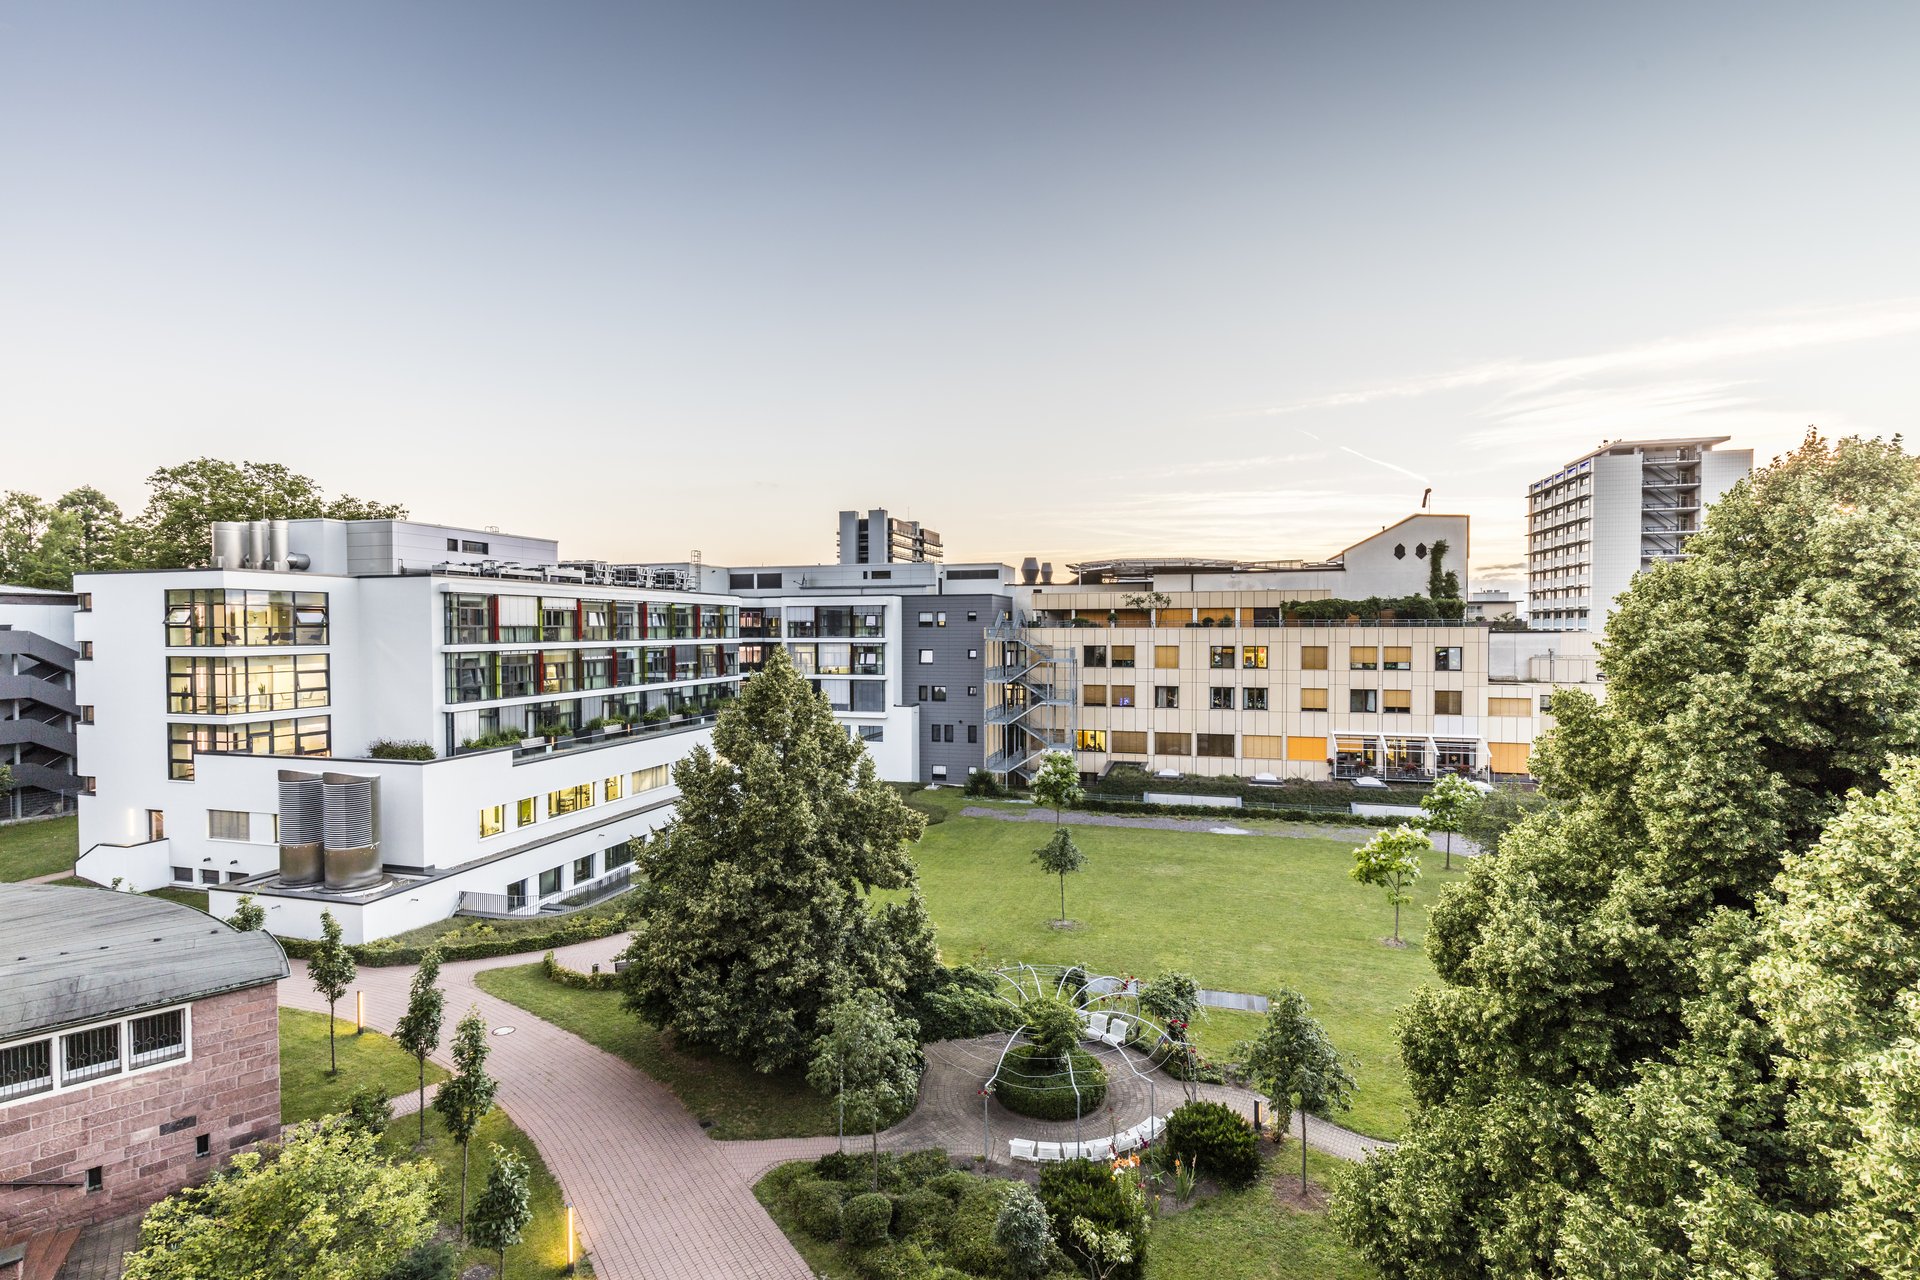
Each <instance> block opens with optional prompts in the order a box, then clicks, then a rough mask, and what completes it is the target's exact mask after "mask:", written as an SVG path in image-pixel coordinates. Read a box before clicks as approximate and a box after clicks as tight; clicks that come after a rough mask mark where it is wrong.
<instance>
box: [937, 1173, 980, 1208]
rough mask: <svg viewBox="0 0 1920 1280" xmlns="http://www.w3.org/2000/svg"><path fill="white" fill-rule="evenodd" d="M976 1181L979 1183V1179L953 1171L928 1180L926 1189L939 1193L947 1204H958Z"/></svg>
mask: <svg viewBox="0 0 1920 1280" xmlns="http://www.w3.org/2000/svg"><path fill="white" fill-rule="evenodd" d="M978 1181H980V1179H978V1178H976V1177H974V1176H973V1175H972V1174H970V1173H962V1172H961V1171H960V1170H958V1169H955V1170H953V1171H952V1172H951V1173H943V1174H941V1175H940V1176H939V1177H937V1178H929V1179H928V1180H927V1188H926V1189H927V1190H928V1191H937V1192H939V1193H940V1194H941V1195H943V1196H945V1197H946V1199H947V1203H949V1204H959V1203H960V1200H961V1197H963V1196H965V1195H966V1194H967V1190H968V1189H969V1188H970V1187H972V1186H973V1185H974V1184H975V1183H976V1182H978Z"/></svg>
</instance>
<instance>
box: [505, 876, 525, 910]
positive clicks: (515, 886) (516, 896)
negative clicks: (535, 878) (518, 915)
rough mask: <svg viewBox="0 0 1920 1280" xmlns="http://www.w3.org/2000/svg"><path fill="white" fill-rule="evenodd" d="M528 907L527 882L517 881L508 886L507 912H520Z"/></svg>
mask: <svg viewBox="0 0 1920 1280" xmlns="http://www.w3.org/2000/svg"><path fill="white" fill-rule="evenodd" d="M526 905H527V882H526V881H525V880H515V881H514V882H513V883H512V884H510V885H508V886H507V910H509V911H518V910H520V909H521V908H522V907H524V906H526Z"/></svg>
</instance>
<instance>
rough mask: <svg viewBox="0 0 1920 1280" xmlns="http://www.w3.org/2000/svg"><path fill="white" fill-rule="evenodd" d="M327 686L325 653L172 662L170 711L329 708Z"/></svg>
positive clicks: (228, 712) (169, 663)
mask: <svg viewBox="0 0 1920 1280" xmlns="http://www.w3.org/2000/svg"><path fill="white" fill-rule="evenodd" d="M327 684H328V679H327V655H326V654H324V653H313V654H297V655H296V654H275V655H272V656H263V657H251V658H237V657H236V658H226V657H221V658H168V659H167V706H168V707H169V708H170V709H171V710H173V711H176V712H179V713H180V714H182V715H198V716H206V715H215V716H224V715H235V714H238V713H240V712H259V711H291V710H293V709H294V708H296V707H324V706H326V705H327ZM448 699H449V700H450V701H458V700H460V699H455V698H454V697H453V695H452V694H451V693H449V694H448Z"/></svg>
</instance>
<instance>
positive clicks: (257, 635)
mask: <svg viewBox="0 0 1920 1280" xmlns="http://www.w3.org/2000/svg"><path fill="white" fill-rule="evenodd" d="M166 626H167V646H168V647H169V648H173V649H184V648H205V647H212V646H219V645H295V644H300V645H307V644H312V645H320V644H325V643H327V594H326V592H324V591H237V590H236V591H228V590H208V589H195V590H184V591H169V592H167V614H166ZM85 648H86V646H85V642H82V654H81V656H82V657H87V656H90V655H89V654H88V653H86V652H85Z"/></svg>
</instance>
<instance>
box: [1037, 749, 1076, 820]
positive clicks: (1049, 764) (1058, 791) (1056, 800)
mask: <svg viewBox="0 0 1920 1280" xmlns="http://www.w3.org/2000/svg"><path fill="white" fill-rule="evenodd" d="M1027 789H1028V790H1029V791H1031V792H1033V798H1034V799H1035V800H1036V801H1038V802H1039V803H1041V804H1044V805H1046V806H1047V807H1048V808H1050V809H1052V810H1053V825H1054V826H1056V827H1057V826H1059V825H1060V815H1061V812H1062V811H1063V810H1066V809H1071V808H1073V806H1074V805H1076V804H1079V803H1080V801H1081V799H1082V798H1084V797H1085V796H1086V794H1087V793H1086V791H1085V790H1083V789H1082V788H1081V786H1080V770H1079V769H1078V768H1076V767H1075V765H1074V763H1073V757H1072V756H1071V755H1070V754H1068V753H1067V752H1065V751H1049V752H1047V754H1046V755H1044V756H1041V757H1040V767H1039V769H1037V770H1035V772H1034V775H1033V781H1032V783H1030V784H1029V785H1028V788H1027Z"/></svg>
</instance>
